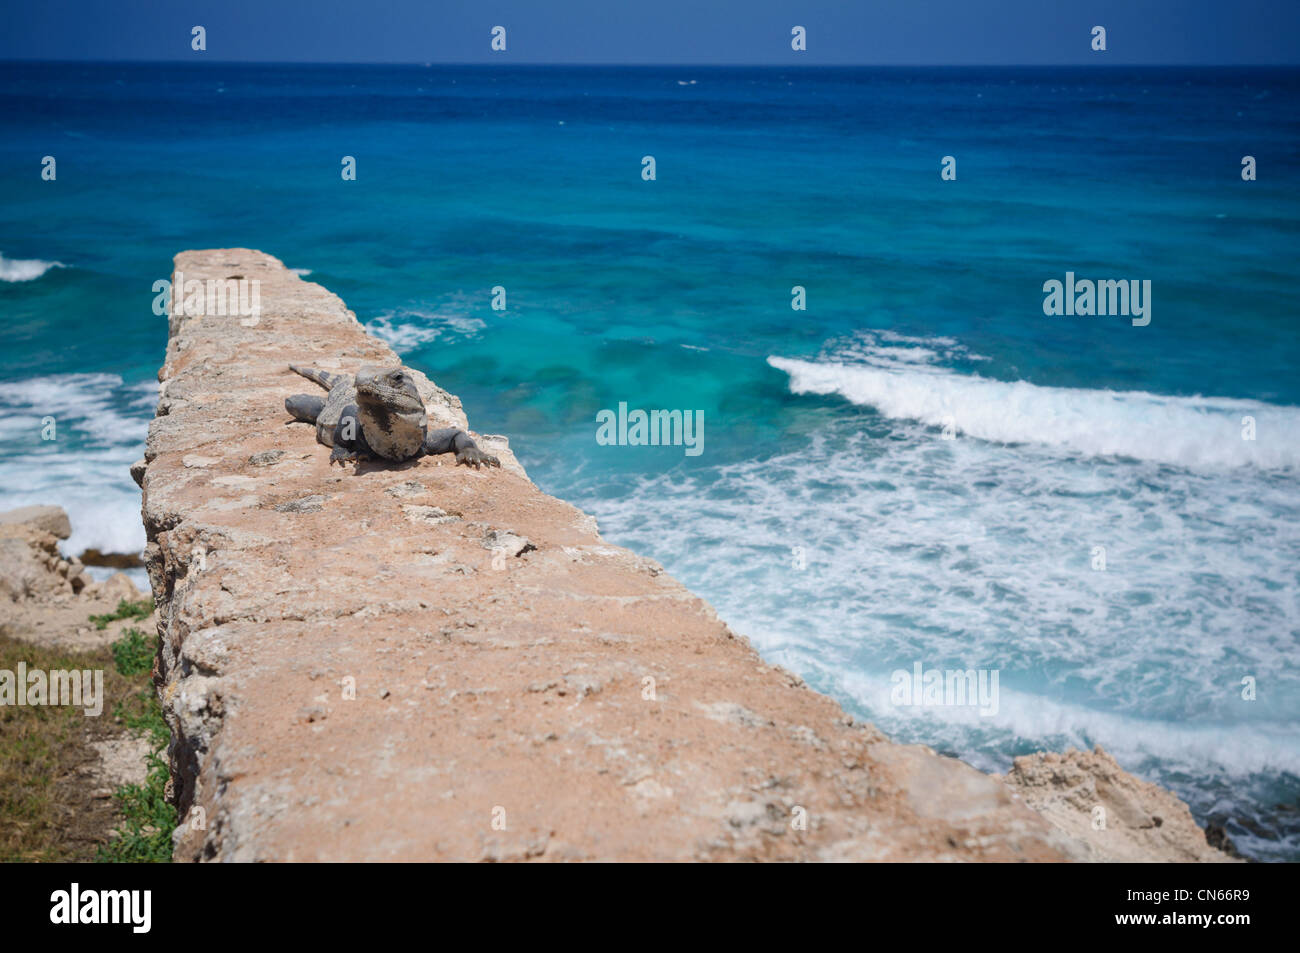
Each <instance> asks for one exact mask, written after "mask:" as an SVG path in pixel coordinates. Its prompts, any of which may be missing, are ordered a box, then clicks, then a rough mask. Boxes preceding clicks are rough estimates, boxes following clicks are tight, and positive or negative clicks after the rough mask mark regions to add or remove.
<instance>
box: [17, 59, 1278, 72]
mask: <svg viewBox="0 0 1300 953" xmlns="http://www.w3.org/2000/svg"><path fill="white" fill-rule="evenodd" d="M196 60H197V61H199V62H203V61H205V60H206V65H209V66H411V67H419V68H426V69H427V68H432V67H435V66H482V67H486V68H491V69H495V68H497V67H498V65H504V66H515V67H536V68H540V69H547V68H575V67H592V68H600V69H610V68H633V69H636V68H648V69H665V68H672V69H677V68H681V69H688V68H689V69H768V68H778V69H799V70H810V69H1053V68H1077V69H1100V70H1106V69H1116V68H1124V67H1127V68H1131V67H1143V68H1147V69H1220V68H1233V69H1243V68H1257V69H1295V70H1300V62H1294V63H1253V62H1251V63H1238V62H1221V63H1220V62H1216V63H1137V62H1133V63H1128V62H1120V63H1115V62H1111V63H1097V64H1091V63H1081V62H1071V63H795V62H790V63H780V62H765V63H690V62H632V63H618V62H609V63H605V62H601V63H597V62H556V63H545V62H529V61H523V62H504V63H501V64H497V63H494V62H490V61H486V60H440V61H420V60H252V59H249V60H215V59H207V58H206V57H185V58H184V59H120V60H99V59H38V58H35V57H8V58H5V57H0V65H22V64H46V65H84V66H180V65H186V64H195V63H196Z"/></svg>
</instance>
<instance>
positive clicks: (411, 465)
mask: <svg viewBox="0 0 1300 953" xmlns="http://www.w3.org/2000/svg"><path fill="white" fill-rule="evenodd" d="M434 457H451V459H452V460H453V461H454V460H455V459H456V458H455V456H454V455H453V454H446V453H439V454H433V455H431V456H430V455H425V456H420V457H416V458H415V459H414V460H400V461H399V460H379V459H376V460H358V461H357V462H356V463H355V464H354V465H353V468H352V475H353V476H365V475H366V474H367V473H375V472H377V471H380V470H392V471H402V470H414V469H416V468H417V467H419V466H420V464H421V463H422V462H423V461H425V460H432V459H434Z"/></svg>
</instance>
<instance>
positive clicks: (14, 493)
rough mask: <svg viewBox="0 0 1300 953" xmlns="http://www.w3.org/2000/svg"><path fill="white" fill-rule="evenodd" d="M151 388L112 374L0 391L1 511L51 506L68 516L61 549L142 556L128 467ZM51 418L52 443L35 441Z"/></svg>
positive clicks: (136, 452)
mask: <svg viewBox="0 0 1300 953" xmlns="http://www.w3.org/2000/svg"><path fill="white" fill-rule="evenodd" d="M157 396H158V384H157V383H156V382H153V381H141V382H138V383H134V384H123V382H122V379H121V378H120V377H118V376H117V375H114V374H59V375H51V376H47V377H36V378H29V379H27V380H22V381H10V382H6V383H3V384H0V444H3V445H4V446H6V447H8V448H9V452H8V453H7V454H6V455H5V456H3V457H0V509H11V508H13V507H18V506H27V505H31V504H53V505H57V506H62V507H63V508H64V509H65V510H67V512H68V517H69V520H70V521H71V523H72V536H71V538H69V539H68V540H66V541H65V542H64V543H63V544H62V545H61V549H62V551H63V552H64V554H65V555H79V554H80V553H81V552H83V551H84V550H85V549H87V548H89V547H93V548H95V549H99V550H102V551H104V552H118V553H130V552H139V551H140V550H141V549H143V548H144V543H145V537H144V527H143V525H142V523H141V519H140V491H139V488H138V487H136V485H135V483H134V481H133V480H132V479H131V475H130V465H131V463H132V462H133V461H134V460H136V459H137V458H138V457H139V456H140V455H141V453H142V451H143V445H144V438H145V435H146V434H147V432H148V427H149V418H150V417H151V416H152V414H153V407H154V404H155V403H156V401H157ZM47 418H53V420H54V427H55V431H54V433H55V439H54V440H44V439H42V431H43V429H44V426H45V425H44V421H45V420H46V419H47Z"/></svg>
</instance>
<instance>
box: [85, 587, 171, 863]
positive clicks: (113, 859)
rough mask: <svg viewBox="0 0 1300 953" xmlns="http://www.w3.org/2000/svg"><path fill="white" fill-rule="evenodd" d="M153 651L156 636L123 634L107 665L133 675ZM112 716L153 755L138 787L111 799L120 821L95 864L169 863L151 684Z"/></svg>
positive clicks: (164, 733)
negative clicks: (143, 739) (146, 741)
mask: <svg viewBox="0 0 1300 953" xmlns="http://www.w3.org/2000/svg"><path fill="white" fill-rule="evenodd" d="M130 605H131V604H130V603H127V602H125V601H123V602H122V603H120V604H119V605H118V613H119V614H118V615H117V616H116V617H117V618H119V619H120V618H125V617H126V615H124V614H122V613H123V606H128V607H129V606H130ZM135 605H136V606H141V605H144V603H136V604H135ZM148 607H149V608H148V611H146V612H145V613H144V615H148V614H149V613H150V612H152V611H153V602H152V600H149V601H148ZM136 611H138V610H136ZM141 617H142V616H141ZM157 649H158V639H157V637H156V636H155V637H154V638H152V639H147V640H146V638H145V636H144V633H142V632H141V631H140V630H139V629H134V628H131V629H127V630H126V631H125V632H123V633H122V638H120V639H118V640H117V641H116V642H114V643H113V661H114V663H115V664H116V666H117V670H118V672H119V674H121V675H124V676H131V675H138V674H140V673H141V672H146V671H149V670H150V669H151V668H152V667H153V657H154V653H155V652H156V651H157ZM113 714H114V716H115V717H117V718H120V719H121V720H122V721H123V722H125V724H126V726H127V728H128V729H130V730H131V731H134V732H137V733H139V734H143V735H145V736H146V737H147V738H148V739H149V744H150V746H151V747H152V749H153V750H152V751H151V752H150V754H149V772H148V774H147V776H146V777H145V782H144V784H124V785H122V786H121V787H119V788H118V789H117V791H116V792H115V793H114V794H113V797H114V798H115V799H116V800H117V803H118V807H119V809H120V810H121V812H122V822H121V824H119V825H118V827H117V836H116V837H114V838H113V839H112V840H110V841H109V842H108V843H107V844H104V845H102V846H101V847H100V848H99V850H98V851H97V853H96V856H95V859H96V860H98V861H100V862H101V863H127V864H139V863H169V862H170V861H171V859H172V831H173V830H174V829H175V827H176V809H175V808H173V807H172V806H171V805H170V804H168V803H167V801H166V800H165V798H164V796H163V792H164V791H165V789H166V786H167V778H168V776H169V771H168V767H167V761H166V751H167V742H168V741H169V740H171V734H170V732H169V731H168V728H167V722H166V721H164V720H163V716H162V708H161V707H159V705H158V693H157V692H155V691H154V688H153V686H152V685H147V686H146V687H145V688H144V689H142V690H141V691H140V692H139V693H138V694H136V695H135V696H133V697H131V698H127V699H125V700H123V701H122V702H119V703H118V705H117V706H116V707H115V708H114V709H113Z"/></svg>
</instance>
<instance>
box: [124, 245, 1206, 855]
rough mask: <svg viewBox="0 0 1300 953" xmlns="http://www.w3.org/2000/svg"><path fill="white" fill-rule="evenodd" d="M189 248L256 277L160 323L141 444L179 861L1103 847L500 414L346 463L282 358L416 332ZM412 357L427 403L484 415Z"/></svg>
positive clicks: (330, 353)
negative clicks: (755, 609) (824, 669)
mask: <svg viewBox="0 0 1300 953" xmlns="http://www.w3.org/2000/svg"><path fill="white" fill-rule="evenodd" d="M176 269H177V271H183V272H184V274H185V276H186V278H187V279H199V280H207V279H213V280H224V279H227V278H229V277H231V276H244V277H246V278H248V279H251V280H258V281H260V282H261V283H262V284H261V300H262V302H263V311H262V314H261V315H260V317H259V319H258V320H257V321H256V322H241V321H240V320H238V319H235V318H231V317H218V316H208V317H191V318H184V317H178V316H173V317H172V318H171V321H170V328H169V329H170V339H169V343H168V348H167V357H166V362H165V364H164V365H163V367H162V369H161V371H160V373H159V378H160V380H161V381H162V382H163V387H162V393H161V397H160V400H159V405H158V410H157V416H156V417H155V419H154V421H153V422H152V424H151V426H150V431H149V439H148V443H147V447H146V453H145V459H144V460H143V461H141V462H139V463H137V464H136V465H135V466H134V467H133V468H132V474H133V476H135V477H136V479H137V482H139V483H140V484H141V486H142V489H143V491H144V507H143V515H144V521H145V528H146V533H147V537H148V540H149V543H148V547H147V549H146V565H147V568H148V571H149V576H150V581H151V584H152V587H153V591H154V597H155V600H156V602H157V605H158V616H157V618H158V629H159V633H160V635H161V637H162V646H161V650H160V656H159V659H158V662H157V669H156V671H157V677H156V682H157V684H158V688H159V697H160V700H161V702H162V705H163V709H164V713H165V715H166V717H167V720H168V723H169V725H170V726H171V729H172V734H173V741H172V745H171V749H170V758H171V767H172V783H171V790H170V794H171V797H172V799H173V802H174V803H175V804H176V806H177V807H178V810H179V811H180V813H181V816H182V823H181V824H180V826H179V827H178V836H177V840H176V851H175V858H176V859H177V860H285V861H290V860H528V859H540V860H583V859H587V860H831V861H862V860H892V861H899V860H907V861H951V860H956V861H1011V860H1017V861H1019V860H1030V861H1062V860H1090V859H1093V860H1095V859H1104V858H1103V857H1102V856H1101V852H1100V851H1099V849H1097V848H1096V846H1095V845H1093V846H1090V845H1089V843H1088V842H1087V841H1081V840H1079V839H1078V838H1077V837H1070V836H1066V833H1064V831H1065V830H1066V827H1070V829H1073V827H1072V826H1071V825H1065V826H1063V824H1064V821H1063V820H1062V818H1061V817H1059V816H1057V815H1058V814H1060V813H1061V812H1055V813H1053V812H1051V811H1048V812H1046V813H1044V814H1040V813H1036V812H1035V811H1033V810H1030V808H1029V807H1027V806H1026V804H1025V803H1024V801H1026V800H1029V799H1030V797H1032V796H1033V795H1034V794H1035V793H1036V792H1037V789H1038V788H1039V787H1044V788H1046V787H1048V785H1047V783H1046V782H1044V783H1042V784H1039V783H1038V782H1037V781H1035V783H1034V784H1028V783H1027V782H1026V783H1024V784H1017V785H1012V784H1008V783H1004V782H1003V781H1002V780H1000V779H997V778H994V777H991V776H989V775H985V774H983V773H981V772H979V771H977V770H975V769H974V768H972V767H970V766H969V765H966V764H964V763H963V762H961V761H958V760H956V759H953V758H945V757H940V756H938V755H936V754H935V753H934V752H933V751H931V750H930V749H929V748H926V747H924V746H920V745H899V744H895V743H892V742H890V741H889V740H888V739H887V738H885V737H884V736H883V735H882V734H881V733H880V732H879V731H877V730H876V729H875V728H874V727H872V726H870V725H867V724H862V723H855V722H854V721H853V719H852V718H850V717H849V716H847V715H846V714H845V713H844V711H843V710H842V709H841V708H840V707H839V705H838V704H836V703H835V702H834V701H833V700H832V699H830V698H828V697H826V696H823V695H820V694H818V693H816V692H813V691H812V690H811V689H809V688H808V687H807V686H806V685H804V683H803V682H802V680H801V679H799V678H798V676H796V675H793V674H792V673H789V672H787V671H785V670H783V669H781V668H779V667H776V666H772V665H769V664H766V663H765V662H764V661H763V660H762V659H761V658H759V656H758V655H757V653H756V652H755V651H754V650H753V648H752V647H751V646H750V644H749V642H748V640H746V639H744V638H743V637H740V636H737V635H736V634H735V633H734V632H732V631H731V630H730V629H729V628H728V627H727V626H726V625H725V624H724V623H722V622H721V621H720V620H719V619H718V618H717V615H716V613H715V612H714V610H713V609H712V607H710V606H709V605H708V604H707V603H705V602H704V601H703V600H701V599H700V598H698V597H697V596H695V595H694V594H693V593H691V592H690V591H689V590H687V589H686V588H685V587H683V586H682V585H681V584H680V583H678V582H677V581H676V580H674V579H673V578H672V577H671V576H669V575H668V574H667V573H666V572H665V571H664V570H663V567H662V566H660V565H658V564H657V563H655V562H654V561H653V560H649V559H646V558H644V557H640V556H637V555H636V554H634V553H631V552H629V551H627V550H625V549H622V548H621V547H618V546H613V545H611V544H609V543H607V542H605V541H604V540H602V539H601V538H600V536H599V535H598V533H597V530H596V526H595V521H594V520H593V519H592V518H591V517H590V516H588V515H587V514H584V513H582V512H581V511H579V510H577V509H575V508H574V507H572V506H570V505H569V504H567V503H564V502H563V501H561V500H557V499H555V498H553V497H550V496H547V495H546V494H544V493H542V492H541V491H540V490H538V489H537V487H536V486H534V485H533V484H532V483H531V482H530V481H529V480H528V478H527V474H526V473H525V472H524V470H523V468H522V467H521V466H520V465H519V463H518V461H517V460H516V459H515V458H514V455H513V454H512V453H511V452H510V450H509V443H508V441H507V440H506V438H504V437H498V436H486V435H484V436H479V438H478V439H479V441H480V444H481V445H484V444H485V445H486V446H485V447H484V448H485V449H490V451H491V452H492V453H494V454H496V455H497V456H499V457H501V460H502V464H503V467H502V469H501V470H496V471H483V472H480V471H472V470H469V469H466V468H458V467H454V466H452V465H451V462H450V458H447V459H446V460H443V459H440V458H432V459H424V460H421V461H417V462H414V463H410V464H403V465H398V466H359V467H356V468H350V469H348V470H346V471H343V472H340V470H339V469H338V468H337V467H335V468H331V467H330V466H329V465H328V462H327V456H328V451H326V450H325V448H323V447H320V446H318V445H317V444H316V443H315V439H314V434H313V433H312V430H311V428H310V427H306V426H303V425H293V424H290V423H288V421H287V415H286V414H285V413H284V410H283V401H284V398H285V397H286V396H288V395H289V394H292V393H295V392H299V391H301V390H303V381H302V380H301V379H300V378H298V377H296V376H295V375H293V374H292V373H291V372H290V371H289V370H288V368H287V364H288V363H289V362H290V361H294V362H295V363H310V364H315V365H317V366H320V367H324V368H327V369H341V370H345V371H348V370H354V369H355V368H356V367H357V366H358V365H360V364H362V363H373V364H385V365H393V364H397V363H399V359H398V357H397V355H396V354H394V353H393V352H392V351H391V350H390V349H389V348H388V347H387V346H386V345H385V344H383V343H382V342H380V341H378V340H376V339H375V338H373V337H371V336H369V335H368V334H366V332H365V330H364V329H363V328H362V327H361V326H360V325H359V324H358V322H357V321H356V318H355V316H354V315H353V314H352V313H351V312H350V311H348V310H347V308H346V307H345V306H344V305H343V303H342V302H341V301H340V300H339V299H338V298H337V297H336V296H334V295H333V294H330V293H329V292H328V291H326V290H325V289H324V288H322V287H321V286H319V285H316V284H313V283H310V282H307V281H304V280H303V279H302V278H300V277H299V276H297V275H295V274H293V273H292V272H289V271H288V270H287V269H285V268H284V266H283V264H282V263H280V262H279V261H278V260H276V259H274V258H272V257H271V256H269V255H266V254H264V253H261V252H257V251H251V250H247V249H215V250H207V251H190V252H183V253H181V254H180V255H178V256H177V258H176ZM420 379H421V390H422V393H424V394H425V396H426V403H427V405H428V407H429V415H430V418H431V423H434V422H436V423H434V425H447V424H456V425H457V426H461V427H467V422H466V420H465V415H464V411H463V409H462V408H461V405H460V401H459V400H458V399H457V398H455V397H454V395H450V394H447V393H446V392H445V391H442V390H441V389H440V388H438V387H437V386H436V385H435V384H434V383H432V382H430V381H428V380H427V379H425V378H423V375H420ZM502 554H504V555H502ZM1116 768H1118V766H1116ZM1121 773H1122V772H1121ZM1020 774H1021V775H1024V776H1025V777H1026V778H1036V777H1037V775H1035V774H1033V773H1032V772H1029V770H1028V769H1025V770H1024V771H1021V772H1020ZM1018 777H1019V776H1018ZM1125 777H1127V776H1125ZM1107 778H1108V779H1110V778H1111V775H1107ZM1129 780H1130V781H1133V782H1136V779H1131V778H1130V779H1129ZM1108 783H1116V782H1110V781H1108ZM1136 783H1137V784H1141V783H1142V782H1136ZM1075 786H1076V787H1078V786H1079V785H1077V784H1076V785H1075ZM1157 790H1158V789H1157ZM1017 793H1019V796H1017ZM1161 793H1164V792H1161ZM1026 795H1028V796H1026ZM1166 797H1168V798H1170V799H1171V800H1176V799H1173V798H1172V795H1166ZM1022 798H1023V799H1024V800H1022ZM195 808H202V811H201V812H199V811H195V810H194V809H195ZM1164 809H1165V808H1163V807H1162V810H1164ZM1183 810H1184V811H1185V810H1186V809H1185V807H1184V808H1183ZM1170 813H1171V816H1172V812H1170ZM1045 818H1046V819H1045ZM1049 821H1050V823H1049ZM1203 840H1204V837H1203V835H1202V841H1203ZM1143 843H1145V842H1137V843H1136V845H1135V846H1136V847H1141V846H1143ZM1146 846H1147V847H1148V848H1149V849H1150V850H1151V853H1150V854H1149V855H1148V856H1145V857H1142V858H1141V859H1154V860H1161V859H1169V858H1168V857H1167V856H1165V855H1164V854H1161V853H1160V852H1159V851H1158V850H1157V849H1156V848H1157V846H1159V845H1151V844H1146Z"/></svg>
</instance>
